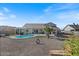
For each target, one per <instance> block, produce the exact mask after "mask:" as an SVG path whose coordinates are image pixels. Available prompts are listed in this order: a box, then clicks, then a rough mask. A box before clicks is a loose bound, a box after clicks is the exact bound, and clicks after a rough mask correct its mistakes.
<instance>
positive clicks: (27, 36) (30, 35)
mask: <svg viewBox="0 0 79 59" xmlns="http://www.w3.org/2000/svg"><path fill="white" fill-rule="evenodd" d="M32 37H33V34H27V35H16V38H17V39H25V38H32Z"/></svg>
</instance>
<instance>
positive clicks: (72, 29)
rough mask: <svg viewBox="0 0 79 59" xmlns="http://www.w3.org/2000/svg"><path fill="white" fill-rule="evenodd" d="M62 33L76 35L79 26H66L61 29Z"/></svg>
mask: <svg viewBox="0 0 79 59" xmlns="http://www.w3.org/2000/svg"><path fill="white" fill-rule="evenodd" d="M63 31H64V32H68V33H72V32H73V33H76V34H79V25H78V24H75V23H73V24H71V25H67V26H65V27H64V29H63Z"/></svg>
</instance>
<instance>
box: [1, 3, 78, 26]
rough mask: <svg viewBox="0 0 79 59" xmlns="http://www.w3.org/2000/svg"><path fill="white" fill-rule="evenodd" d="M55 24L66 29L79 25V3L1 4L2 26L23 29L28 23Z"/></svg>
mask: <svg viewBox="0 0 79 59" xmlns="http://www.w3.org/2000/svg"><path fill="white" fill-rule="evenodd" d="M48 22H52V23H55V24H56V25H57V26H58V27H60V28H64V26H66V25H67V24H73V23H76V24H77V23H78V24H79V4H78V3H0V26H2V25H6V26H15V27H22V26H23V25H24V24H26V23H48Z"/></svg>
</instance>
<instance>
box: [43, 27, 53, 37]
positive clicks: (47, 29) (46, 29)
mask: <svg viewBox="0 0 79 59" xmlns="http://www.w3.org/2000/svg"><path fill="white" fill-rule="evenodd" d="M44 30H45V32H46V35H47V37H48V38H49V34H51V32H53V28H50V27H49V26H46V28H44Z"/></svg>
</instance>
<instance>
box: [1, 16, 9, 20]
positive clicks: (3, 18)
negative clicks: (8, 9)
mask: <svg viewBox="0 0 79 59" xmlns="http://www.w3.org/2000/svg"><path fill="white" fill-rule="evenodd" d="M5 19H8V17H5V16H0V20H5Z"/></svg>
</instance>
